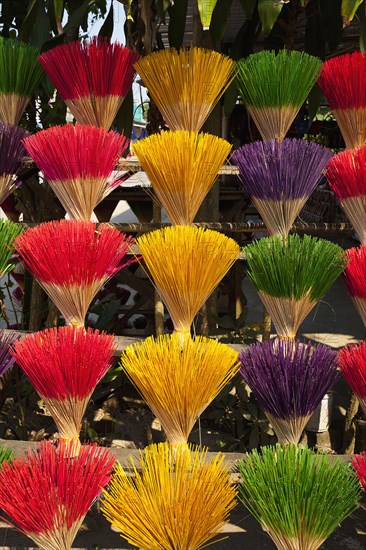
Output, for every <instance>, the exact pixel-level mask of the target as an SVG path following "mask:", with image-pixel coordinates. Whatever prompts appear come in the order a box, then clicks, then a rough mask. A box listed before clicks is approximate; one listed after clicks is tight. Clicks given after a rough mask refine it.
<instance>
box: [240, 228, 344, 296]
mask: <svg viewBox="0 0 366 550" xmlns="http://www.w3.org/2000/svg"><path fill="white" fill-rule="evenodd" d="M244 254H245V257H246V260H247V262H248V264H249V270H248V276H249V278H250V280H251V281H252V283H253V284H254V286H255V288H256V289H257V290H258V291H262V292H264V293H266V294H268V295H270V296H275V297H277V298H294V299H295V300H299V299H301V298H303V297H304V296H306V295H309V296H310V299H311V301H315V302H316V301H318V300H320V299H321V298H322V296H323V295H324V294H325V293H326V292H327V290H328V289H329V288H330V287H331V285H332V284H333V282H334V281H335V280H336V279H337V277H338V276H339V275H340V274H341V273H342V271H343V270H344V267H345V253H344V251H343V250H342V248H341V247H340V246H338V245H336V244H334V243H332V242H330V241H326V240H325V239H318V238H316V237H310V236H309V235H304V236H303V237H300V236H299V235H289V236H288V237H286V238H282V237H267V238H265V239H260V240H259V241H255V242H253V243H252V244H250V245H248V246H246V247H245V248H244Z"/></svg>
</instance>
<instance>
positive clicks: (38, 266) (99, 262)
mask: <svg viewBox="0 0 366 550" xmlns="http://www.w3.org/2000/svg"><path fill="white" fill-rule="evenodd" d="M133 243H134V240H133V238H132V237H126V235H125V234H124V233H120V232H119V231H117V229H114V228H113V227H111V226H110V225H107V224H101V225H99V226H98V227H97V225H96V224H95V223H93V222H87V221H80V220H72V221H67V220H60V221H53V222H48V223H42V224H40V225H39V226H37V227H34V228H30V229H27V231H25V232H24V233H23V234H22V235H20V236H19V237H18V238H17V239H16V241H15V243H14V248H15V250H16V252H17V253H18V254H19V256H20V257H21V259H22V260H23V261H24V263H25V265H26V267H27V269H28V270H29V271H30V272H31V273H32V275H33V276H34V277H35V278H36V279H37V281H38V282H39V284H40V285H41V286H42V288H43V289H44V290H45V292H46V293H47V294H48V295H49V297H50V298H51V300H52V301H53V302H54V303H55V305H56V306H57V307H58V309H59V310H60V312H61V313H62V315H63V316H64V318H65V320H66V323H67V324H69V325H74V326H84V319H85V315H86V313H87V311H88V308H89V306H90V304H91V302H92V300H93V299H94V297H95V296H96V294H97V293H98V291H99V290H100V289H101V288H102V287H103V285H104V284H105V283H106V282H107V281H108V279H109V278H110V277H112V276H113V275H114V274H115V273H117V272H118V271H119V270H120V269H122V268H123V267H126V266H127V265H129V264H130V263H132V262H134V261H135V258H133V259H132V260H128V259H126V257H125V256H126V254H127V252H128V251H129V250H130V248H131V246H132V245H133Z"/></svg>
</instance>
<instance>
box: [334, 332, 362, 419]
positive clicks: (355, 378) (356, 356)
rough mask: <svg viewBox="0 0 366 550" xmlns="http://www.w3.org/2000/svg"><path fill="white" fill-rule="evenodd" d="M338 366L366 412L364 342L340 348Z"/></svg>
mask: <svg viewBox="0 0 366 550" xmlns="http://www.w3.org/2000/svg"><path fill="white" fill-rule="evenodd" d="M338 361H339V368H340V369H341V371H342V374H343V376H344V377H345V379H346V380H347V383H348V385H349V386H350V388H351V390H352V391H353V393H354V394H355V395H356V397H357V399H358V400H359V402H360V405H361V407H362V410H363V412H364V413H365V414H366V342H362V343H361V344H359V345H353V344H352V345H350V346H348V347H346V348H342V349H341V350H340V352H339V355H338Z"/></svg>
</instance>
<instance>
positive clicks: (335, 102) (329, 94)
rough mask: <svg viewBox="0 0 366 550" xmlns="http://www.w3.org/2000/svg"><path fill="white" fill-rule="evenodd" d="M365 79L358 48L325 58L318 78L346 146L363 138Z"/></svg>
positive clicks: (356, 144)
mask: <svg viewBox="0 0 366 550" xmlns="http://www.w3.org/2000/svg"><path fill="white" fill-rule="evenodd" d="M365 81H366V55H365V54H364V53H362V52H354V53H351V54H349V53H347V54H345V55H339V56H338V57H333V58H332V59H329V60H328V61H326V62H325V63H324V65H323V70H322V73H321V75H320V78H319V80H318V84H319V86H320V87H321V89H322V91H323V93H324V95H325V97H326V98H327V100H328V102H329V106H330V108H331V109H332V111H333V113H334V116H335V118H336V120H337V122H338V126H339V128H340V130H341V132H342V135H343V139H344V141H345V142H346V147H347V148H349V149H352V148H354V147H359V146H360V145H363V144H364V143H365V140H366V86H365Z"/></svg>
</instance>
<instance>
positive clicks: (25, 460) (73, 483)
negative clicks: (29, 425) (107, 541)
mask: <svg viewBox="0 0 366 550" xmlns="http://www.w3.org/2000/svg"><path fill="white" fill-rule="evenodd" d="M67 450H68V448H67V446H66V445H65V444H63V443H62V442H60V444H59V446H58V447H57V449H56V447H55V446H54V445H53V444H52V443H50V442H49V441H42V442H41V444H40V448H39V449H38V450H28V452H27V453H26V454H25V455H24V456H22V457H21V458H19V459H15V460H13V462H12V463H11V464H5V465H4V466H3V468H2V469H1V470H0V507H1V509H2V510H3V511H4V512H5V513H6V514H7V515H8V516H9V517H10V520H11V522H12V523H11V525H13V526H14V527H15V528H16V529H18V531H20V532H21V533H23V534H25V535H26V536H28V537H30V538H31V539H32V540H33V541H34V542H35V544H36V545H37V546H38V547H39V548H42V549H43V550H56V549H57V550H70V549H71V546H72V543H73V541H74V539H75V537H76V534H77V532H78V530H79V529H80V527H81V524H82V522H83V520H84V517H85V516H86V514H87V512H88V510H89V508H90V507H91V505H92V504H93V502H94V500H95V499H96V498H97V497H98V495H99V494H100V493H101V490H102V488H103V487H104V486H105V485H106V484H107V483H108V482H109V480H110V478H111V474H112V469H113V464H114V461H115V457H114V455H113V454H112V453H111V452H110V451H109V450H108V449H105V448H102V447H98V446H97V445H83V446H82V447H81V450H80V454H79V456H78V457H76V458H74V459H72V460H70V459H69V458H68V453H67ZM5 521H7V522H8V523H10V522H9V521H8V520H6V519H5Z"/></svg>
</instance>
